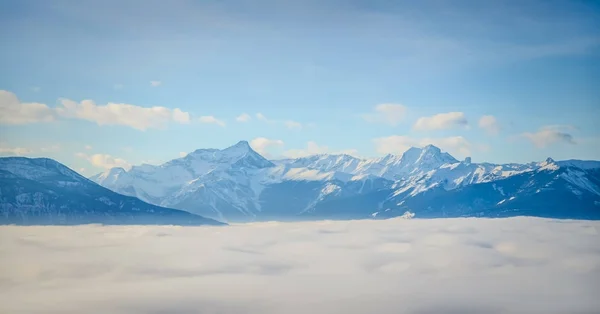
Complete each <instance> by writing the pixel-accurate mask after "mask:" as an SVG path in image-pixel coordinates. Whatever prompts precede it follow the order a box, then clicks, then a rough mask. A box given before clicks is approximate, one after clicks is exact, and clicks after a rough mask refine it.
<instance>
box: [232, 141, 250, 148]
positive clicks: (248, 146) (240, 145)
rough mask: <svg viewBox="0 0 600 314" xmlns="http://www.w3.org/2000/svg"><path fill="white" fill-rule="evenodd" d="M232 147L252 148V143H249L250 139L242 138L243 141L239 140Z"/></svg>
mask: <svg viewBox="0 0 600 314" xmlns="http://www.w3.org/2000/svg"><path fill="white" fill-rule="evenodd" d="M232 147H247V148H250V143H248V141H245V140H242V141H239V142H237V143H236V144H235V145H233V146H232Z"/></svg>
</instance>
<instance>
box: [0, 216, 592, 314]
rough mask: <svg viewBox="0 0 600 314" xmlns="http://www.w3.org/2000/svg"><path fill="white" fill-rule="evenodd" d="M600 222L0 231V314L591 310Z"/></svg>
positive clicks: (411, 313) (558, 313)
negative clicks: (0, 313) (0, 256)
mask: <svg viewBox="0 0 600 314" xmlns="http://www.w3.org/2000/svg"><path fill="white" fill-rule="evenodd" d="M599 229H600V223H599V222H590V221H556V220H549V219H536V218H523V217H520V218H511V219H434V220H419V219H413V220H398V219H393V220H386V221H371V220H362V221H337V222H331V221H320V222H302V223H274V222H271V223H256V224H247V225H235V226H228V227H196V228H194V227H173V226H112V227H107V226H99V225H88V226H75V227H15V226H4V227H0V239H2V241H0V251H1V252H2V258H1V259H0V263H1V265H2V267H1V268H0V289H1V290H2V293H0V312H2V313H37V314H40V313H61V314H62V313H64V314H74V313H90V314H95V313H98V314H100V313H101V314H104V313H115V314H125V313H127V314H137V313H139V314H142V313H221V314H230V313H231V314H233V313H235V314H237V313H248V314H258V313H260V314H270V313H287V314H305V313H315V314H321V313H323V314H341V313H344V314H363V313H381V314H399V313H400V314H429V313H431V314H433V313H447V314H455V313H461V314H463V313H486V314H500V313H545V314H563V313H582V314H583V313H596V312H597V309H598V308H600V298H598V295H597V292H598V282H599V281H600V275H599V274H600V252H599V251H598V249H597V248H598V242H597V240H598V230H599Z"/></svg>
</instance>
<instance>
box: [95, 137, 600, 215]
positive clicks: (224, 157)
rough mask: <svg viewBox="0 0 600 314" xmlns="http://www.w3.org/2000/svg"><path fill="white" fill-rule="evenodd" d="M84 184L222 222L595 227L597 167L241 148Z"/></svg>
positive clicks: (426, 151) (431, 153) (599, 199)
mask: <svg viewBox="0 0 600 314" xmlns="http://www.w3.org/2000/svg"><path fill="white" fill-rule="evenodd" d="M90 179H91V180H92V181H95V182H97V183H98V184H100V185H102V186H104V187H106V188H108V189H111V190H113V191H115V192H117V193H121V194H124V195H129V196H135V197H137V198H139V199H141V200H143V201H145V202H148V203H151V204H155V205H158V206H163V207H168V208H176V209H182V210H186V211H189V212H191V213H196V214H199V215H202V216H205V217H210V218H215V219H218V220H222V221H254V220H267V219H278V220H292V219H315V218H367V217H375V218H379V217H392V216H400V215H403V214H404V213H405V212H407V211H409V212H412V213H415V215H416V217H417V218H419V217H457V216H493V217H498V216H511V215H535V216H547V217H570V218H593V219H595V218H599V219H600V162H598V161H582V160H567V161H554V160H552V159H550V158H549V159H547V160H545V161H543V162H532V163H528V164H491V163H473V162H471V159H470V158H466V159H465V160H463V161H458V160H456V159H455V158H454V157H452V156H451V155H450V154H448V153H445V152H442V151H441V150H440V149H439V148H437V147H435V146H433V145H427V146H425V147H423V148H414V147H413V148H410V149H409V150H407V151H406V152H405V153H404V154H402V155H401V156H395V155H387V156H384V157H381V158H375V159H360V158H356V157H353V156H349V155H328V154H322V155H314V156H309V157H303V158H297V159H286V160H272V161H271V160H267V159H266V158H264V157H263V156H261V155H260V154H258V153H257V152H256V151H254V150H253V149H252V148H251V147H250V145H249V144H248V142H246V141H240V142H239V143H237V144H235V145H234V146H231V147H229V148H226V149H223V150H218V149H198V150H196V151H194V152H191V153H190V154H188V155H187V156H185V157H182V158H178V159H174V160H171V161H169V162H166V163H164V164H162V165H157V166H154V165H142V166H134V167H133V168H131V169H130V170H128V171H126V170H125V169H123V168H113V169H110V170H109V171H106V172H104V173H100V174H97V175H95V176H93V177H91V178H90ZM557 196H560V198H559V199H556V197H557ZM550 199H554V200H555V201H554V202H549V201H548V200H550ZM541 204H544V206H545V207H540V206H541Z"/></svg>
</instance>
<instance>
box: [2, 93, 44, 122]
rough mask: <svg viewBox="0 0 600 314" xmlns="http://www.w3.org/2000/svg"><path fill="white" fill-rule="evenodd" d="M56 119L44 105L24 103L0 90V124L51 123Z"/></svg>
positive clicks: (11, 94)
mask: <svg viewBox="0 0 600 314" xmlns="http://www.w3.org/2000/svg"><path fill="white" fill-rule="evenodd" d="M55 119H56V113H55V112H54V110H53V109H52V108H50V107H48V106H47V105H45V104H40V103H35V102H30V103H24V102H21V101H20V100H19V98H17V95H15V94H13V93H11V92H9V91H6V90H0V124H9V125H17V124H29V123H39V122H51V121H54V120H55Z"/></svg>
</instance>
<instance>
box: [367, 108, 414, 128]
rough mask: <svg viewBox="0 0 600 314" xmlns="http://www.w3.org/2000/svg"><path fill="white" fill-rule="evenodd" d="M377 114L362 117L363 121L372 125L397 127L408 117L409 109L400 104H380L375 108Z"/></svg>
mask: <svg viewBox="0 0 600 314" xmlns="http://www.w3.org/2000/svg"><path fill="white" fill-rule="evenodd" d="M374 111H375V112H373V113H369V114H364V115H362V117H363V119H364V120H365V121H367V122H370V123H383V124H388V125H391V126H396V125H398V124H399V123H400V122H402V120H404V118H405V117H406V113H407V111H408V109H407V108H406V106H404V105H400V104H379V105H377V106H375V109H374Z"/></svg>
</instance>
